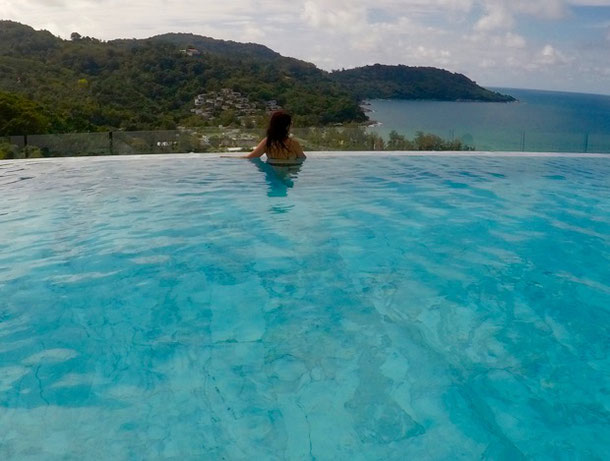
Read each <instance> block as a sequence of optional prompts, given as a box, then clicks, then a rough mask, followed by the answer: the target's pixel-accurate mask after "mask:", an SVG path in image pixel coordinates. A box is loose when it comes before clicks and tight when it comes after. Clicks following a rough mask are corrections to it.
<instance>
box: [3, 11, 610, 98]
mask: <svg viewBox="0 0 610 461" xmlns="http://www.w3.org/2000/svg"><path fill="white" fill-rule="evenodd" d="M0 18H2V19H12V20H16V21H19V22H22V23H25V24H29V25H31V26H33V27H35V28H37V29H40V28H44V29H47V30H50V31H51V32H53V33H55V34H57V35H60V36H62V37H69V35H70V33H71V32H73V31H78V32H79V33H81V34H83V35H91V36H95V37H98V38H101V39H112V38H130V37H137V38H144V37H148V36H151V35H155V34H159V33H164V32H169V31H172V32H192V33H196V34H201V35H207V36H210V37H215V38H223V39H231V40H236V41H251V42H257V43H262V44H264V45H267V46H269V47H271V48H272V49H274V50H276V51H278V52H280V53H282V54H284V55H288V56H294V57H297V58H301V59H305V60H307V61H311V62H314V63H315V64H317V65H318V66H319V67H322V68H324V69H327V70H330V69H338V68H350V67H355V66H361V65H366V64H374V63H377V62H379V63H383V64H407V65H420V66H436V67H442V68H446V69H448V70H451V71H454V72H461V73H464V74H466V75H468V76H469V77H470V78H472V79H474V80H476V81H477V82H478V83H480V84H482V85H485V86H507V87H522V88H541V89H550V90H567V91H583V92H592V93H603V94H610V0H512V1H509V0H374V1H373V0H291V1H277V0H273V1H272V0H232V1H225V2H220V1H206V0H180V1H178V0H146V1H144V0H131V1H130V2H125V1H124V0H71V1H70V0H0Z"/></svg>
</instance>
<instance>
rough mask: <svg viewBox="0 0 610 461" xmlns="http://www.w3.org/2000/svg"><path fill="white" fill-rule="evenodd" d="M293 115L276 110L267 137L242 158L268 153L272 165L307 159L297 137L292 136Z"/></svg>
mask: <svg viewBox="0 0 610 461" xmlns="http://www.w3.org/2000/svg"><path fill="white" fill-rule="evenodd" d="M291 126H292V117H291V116H290V114H288V113H287V112H284V111H282V110H280V111H277V112H274V113H273V115H272V116H271V120H269V127H268V128H267V137H266V138H265V139H263V140H262V141H261V142H260V143H259V144H258V146H256V147H255V148H254V150H253V151H252V152H250V154H248V155H246V156H244V157H242V158H259V157H261V156H262V155H263V154H267V163H269V164H270V165H298V164H301V163H303V160H305V158H306V157H305V154H304V153H303V149H302V148H301V145H300V144H299V142H298V141H297V140H296V139H293V138H291V137H290V127H291Z"/></svg>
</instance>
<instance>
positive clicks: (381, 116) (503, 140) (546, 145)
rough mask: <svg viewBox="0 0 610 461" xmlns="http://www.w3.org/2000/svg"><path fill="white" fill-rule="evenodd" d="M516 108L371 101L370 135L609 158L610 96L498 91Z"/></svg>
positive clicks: (501, 89) (485, 147)
mask: <svg viewBox="0 0 610 461" xmlns="http://www.w3.org/2000/svg"><path fill="white" fill-rule="evenodd" d="M493 90H494V91H499V92H501V93H504V94H510V95H511V96H513V97H515V98H516V99H517V100H518V101H517V102H514V103H489V102H446V101H404V100H380V99H377V100H371V101H367V105H366V106H365V107H366V108H368V109H370V110H371V111H372V112H370V113H369V114H368V115H369V117H370V118H371V119H372V120H374V121H376V122H379V125H377V126H373V127H371V130H372V131H374V132H377V133H379V134H381V135H383V136H387V135H388V134H389V133H390V131H392V130H396V131H397V132H398V133H400V134H404V135H407V136H414V135H415V133H416V132H417V131H423V132H427V133H434V134H437V135H439V136H441V137H443V138H445V139H461V140H462V141H464V142H465V143H466V144H468V145H469V146H472V147H474V148H475V149H477V150H490V151H532V152H541V151H549V152H601V153H610V96H607V95H595V94H583V93H565V92H557V91H541V90H524V89H513V88H493Z"/></svg>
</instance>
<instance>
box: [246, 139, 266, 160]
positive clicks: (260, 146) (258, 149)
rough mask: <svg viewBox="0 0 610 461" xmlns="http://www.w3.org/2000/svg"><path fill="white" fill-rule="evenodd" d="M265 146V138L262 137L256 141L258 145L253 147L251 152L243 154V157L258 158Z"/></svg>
mask: <svg viewBox="0 0 610 461" xmlns="http://www.w3.org/2000/svg"><path fill="white" fill-rule="evenodd" d="M266 148H267V138H265V139H263V140H262V141H261V142H259V143H258V146H256V147H255V148H254V150H253V151H252V152H250V153H249V154H248V155H246V156H244V158H259V157H261V156H262V155H263V154H264V153H265V149H266Z"/></svg>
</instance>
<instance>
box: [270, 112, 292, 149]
mask: <svg viewBox="0 0 610 461" xmlns="http://www.w3.org/2000/svg"><path fill="white" fill-rule="evenodd" d="M291 124H292V117H291V116H290V114H289V113H288V112H285V111H283V110H278V111H277V112H274V113H273V115H272V116H271V120H269V127H268V128H267V149H269V148H270V147H272V146H274V145H275V146H278V147H282V148H284V149H286V148H287V147H286V139H288V133H289V132H290V125H291Z"/></svg>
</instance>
